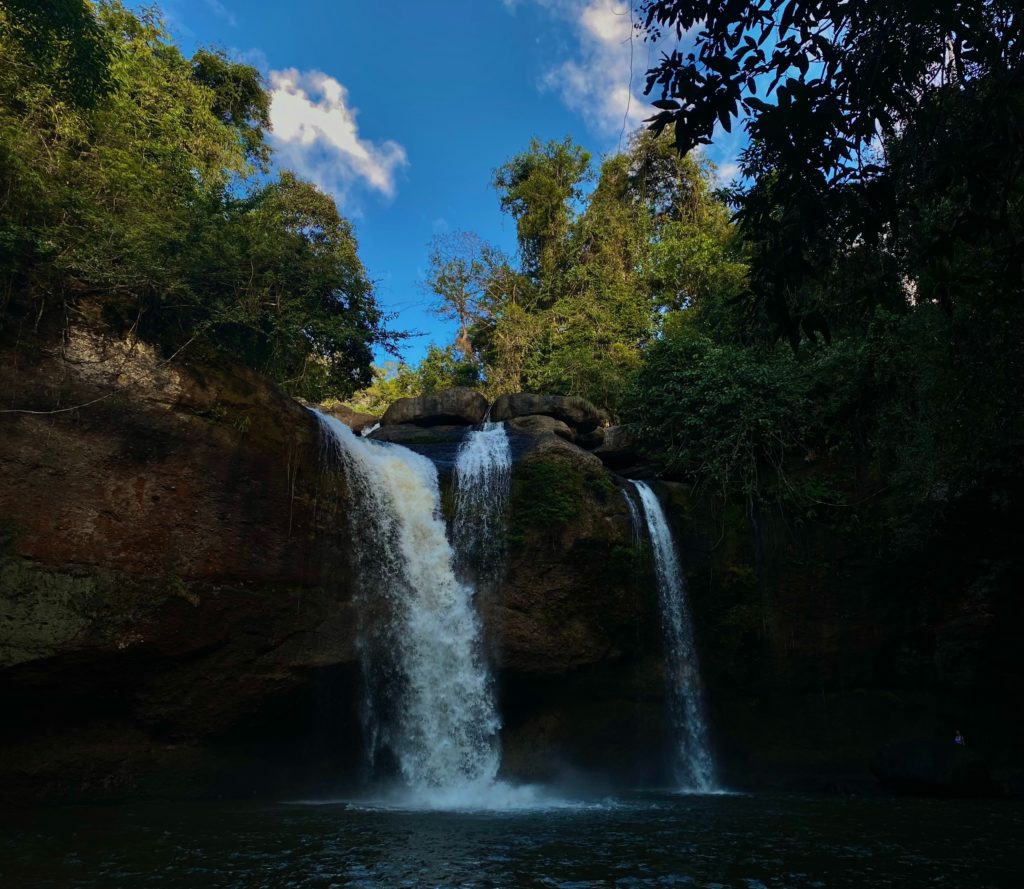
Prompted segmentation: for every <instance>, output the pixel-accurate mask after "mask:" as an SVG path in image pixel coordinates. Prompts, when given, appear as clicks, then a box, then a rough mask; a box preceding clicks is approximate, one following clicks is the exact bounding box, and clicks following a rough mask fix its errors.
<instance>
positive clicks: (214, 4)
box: [206, 0, 238, 28]
mask: <svg viewBox="0 0 1024 889" xmlns="http://www.w3.org/2000/svg"><path fill="white" fill-rule="evenodd" d="M206 7H207V9H209V10H210V12H212V13H213V14H214V15H215V16H217V18H219V19H221V20H222V21H224V22H226V23H227V25H228V26H229V27H231V28H237V27H238V19H237V18H235V14H234V13H233V12H232V11H231V10H230V9H228V8H227V7H226V6H225V5H224V4H223V3H221V0H206Z"/></svg>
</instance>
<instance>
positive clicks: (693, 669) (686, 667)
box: [626, 481, 716, 793]
mask: <svg viewBox="0 0 1024 889" xmlns="http://www.w3.org/2000/svg"><path fill="white" fill-rule="evenodd" d="M633 486H634V487H635V488H636V492H637V496H638V497H639V500H640V507H641V509H642V511H643V516H644V520H645V523H646V525H647V532H648V535H649V536H650V540H651V550H652V551H653V555H654V570H655V574H656V576H657V581H658V597H659V600H660V602H661V614H662V625H663V627H664V631H665V643H666V644H665V649H666V658H665V659H666V674H667V680H668V683H669V701H670V703H669V707H670V710H671V715H672V721H673V724H674V728H675V731H676V737H677V745H676V750H675V762H674V764H673V765H674V769H675V773H676V780H677V781H678V782H679V786H680V789H681V790H686V791H696V792H701V793H708V792H712V791H714V790H716V786H715V768H714V762H713V760H712V757H711V749H710V747H709V745H708V731H707V724H706V723H705V721H704V701H703V692H702V690H701V683H700V672H699V669H698V664H697V649H696V647H695V645H694V641H693V627H692V624H691V621H690V613H689V609H688V607H687V604H686V580H685V578H684V577H683V574H682V572H681V571H680V569H679V559H678V557H677V555H676V548H675V545H674V543H673V542H672V531H671V529H670V528H669V524H668V520H667V519H666V517H665V512H664V510H663V509H662V508H661V503H660V502H659V500H658V498H657V496H656V495H655V493H654V491H653V490H651V488H650V486H649V485H648V484H647V483H646V482H641V481H634V482H633ZM626 502H627V503H628V504H629V509H630V515H631V516H632V517H633V521H634V527H636V523H637V520H638V519H639V516H638V514H637V507H636V504H635V503H633V502H632V500H631V498H630V497H629V496H626Z"/></svg>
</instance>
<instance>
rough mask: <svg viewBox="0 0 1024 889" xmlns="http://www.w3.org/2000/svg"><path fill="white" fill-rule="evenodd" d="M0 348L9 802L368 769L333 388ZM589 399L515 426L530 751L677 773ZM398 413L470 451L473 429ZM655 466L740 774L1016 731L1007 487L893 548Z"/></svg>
mask: <svg viewBox="0 0 1024 889" xmlns="http://www.w3.org/2000/svg"><path fill="white" fill-rule="evenodd" d="M0 366H2V367H3V368H4V371H3V376H2V378H0V383H2V385H0V399H2V406H0V408H2V410H3V411H4V413H0V707H2V708H3V712H4V714H5V718H4V720H3V721H2V723H0V787H2V788H3V791H2V792H3V794H4V796H5V797H6V798H8V799H10V800H18V801H25V800H45V799H54V800H57V799H103V798H117V797H124V796H127V795H153V794H157V795H181V794H193V795H202V794H210V793H218V792H225V793H233V794H237V793H243V794H244V793H279V792H286V791H295V790H297V789H309V790H313V791H317V792H324V791H326V790H329V789H332V788H331V785H338V784H344V783H346V782H350V783H355V782H356V781H357V780H358V778H359V776H360V771H361V763H362V760H363V754H362V741H361V732H360V720H359V713H358V710H359V701H360V688H359V669H358V664H357V652H356V613H355V607H354V605H353V602H352V584H351V571H352V568H351V561H350V558H351V555H352V553H351V552H350V548H351V545H350V536H351V535H350V534H349V529H348V527H347V517H346V511H345V490H344V480H343V479H341V478H339V477H338V476H337V474H335V473H333V472H326V473H324V472H321V464H320V441H319V433H318V429H317V426H316V423H315V421H314V419H313V418H312V416H311V415H310V414H309V412H308V411H306V410H305V409H303V408H302V407H301V406H300V405H298V404H297V403H296V402H294V401H293V400H292V399H289V398H287V397H285V396H283V395H282V394H281V393H280V392H278V391H277V390H276V389H275V388H274V387H273V386H271V385H269V384H268V383H267V382H266V381H265V380H263V379H262V378H260V377H259V376H257V375H255V374H251V373H249V372H247V371H244V370H239V369H237V368H233V367H227V366H219V365H217V364H216V363H215V362H214V363H211V362H208V361H207V362H202V363H198V364H195V365H191V366H190V365H181V364H179V363H177V362H175V363H166V362H163V361H161V360H160V359H159V358H158V356H157V355H155V354H154V353H153V352H152V351H150V350H149V349H148V348H147V347H144V346H142V345H139V344H135V345H128V344H126V343H124V342H119V341H108V340H104V339H102V338H101V337H98V336H96V335H94V334H91V333H89V332H88V331H87V330H82V329H79V330H73V331H72V332H71V333H70V335H69V336H68V337H67V338H65V339H61V340H58V341H53V342H50V343H49V344H46V343H42V344H36V345H31V346H30V345H26V344H24V343H21V344H18V345H17V346H15V345H14V344H12V343H7V344H6V345H3V344H0ZM555 401H557V400H555ZM538 404H539V402H538ZM512 407H514V405H512V406H510V407H509V410H512ZM562 407H564V405H561V403H558V404H555V403H554V401H553V404H552V405H546V404H540V408H538V407H537V405H534V404H533V402H531V403H530V406H528V409H529V410H535V409H543V410H545V411H547V413H546V414H522V412H520V415H517V416H514V417H512V419H511V420H510V422H509V426H510V428H511V430H512V439H513V452H514V454H515V459H516V462H515V466H514V472H513V490H512V500H511V507H510V515H509V526H508V558H507V565H506V570H505V574H504V580H503V581H502V583H501V584H500V585H499V586H498V587H497V588H496V589H494V590H491V591H482V592H481V594H480V595H479V596H478V604H479V607H480V610H481V613H482V616H483V619H484V625H485V633H486V638H487V643H488V646H489V651H490V652H491V654H492V658H493V663H494V666H495V675H496V681H497V692H498V696H499V710H500V712H501V714H502V717H503V721H504V727H503V732H502V739H503V747H504V758H503V764H504V769H505V771H506V773H507V774H508V775H509V776H511V777H518V778H523V779H532V780H545V779H556V778H564V777H565V776H566V775H567V774H569V775H572V774H579V773H582V774H584V775H585V776H587V777H588V778H589V779H591V780H592V779H594V778H607V779H609V780H611V781H614V782H618V783H624V784H636V783H644V782H649V783H654V784H656V783H658V782H661V781H664V780H665V779H666V777H667V776H666V775H665V773H664V769H665V764H666V763H667V762H668V759H669V758H668V756H667V755H665V754H666V748H667V745H668V744H669V743H670V739H669V737H668V734H667V729H666V724H665V723H666V720H665V712H666V708H665V702H664V699H663V682H662V660H663V659H662V641H661V630H660V618H659V615H658V609H657V596H656V592H655V586H654V581H653V576H652V566H651V561H650V552H649V547H648V546H647V545H646V543H645V542H644V541H643V540H642V539H641V540H635V539H634V537H633V529H632V528H631V526H630V522H629V517H628V513H627V509H626V505H625V502H624V500H623V498H622V494H621V490H620V487H621V485H622V484H623V481H622V480H621V479H619V478H618V477H617V476H615V475H613V474H611V473H609V472H608V471H607V470H606V469H605V468H604V466H603V465H602V463H601V461H600V460H599V459H598V458H597V457H596V456H594V454H593V453H588V452H587V451H585V450H582V449H581V448H580V447H577V446H576V445H575V444H574V443H573V442H574V441H577V440H579V439H580V438H581V437H582V436H583V433H581V432H580V430H579V429H578V428H575V427H570V425H568V423H570V422H575V421H573V420H572V417H569V419H568V420H564V419H559V418H558V416H557V415H556V408H557V409H559V410H561V409H562ZM526 409H527V408H523V410H526ZM444 416H445V417H447V416H448V414H447V413H445V414H444ZM602 432H603V430H601V429H598V430H596V432H594V433H586V435H587V436H590V438H592V439H594V440H600V439H601V438H602V436H601V435H598V433H602ZM374 435H380V436H382V437H385V438H391V439H393V440H399V441H404V442H406V443H407V444H408V445H409V446H411V447H415V448H435V449H437V451H438V455H440V457H441V459H442V461H443V460H445V459H447V460H449V461H450V460H451V459H452V458H453V456H454V452H455V450H456V448H457V444H458V441H459V440H460V438H461V435H462V428H453V427H449V426H443V425H442V426H436V425H435V426H431V427H424V428H421V427H419V426H415V425H409V424H394V425H390V426H385V427H383V428H382V429H381V430H379V432H378V433H374ZM604 438H605V439H607V434H605V436H604ZM591 443H593V442H591ZM627 456H628V455H627ZM444 475H445V474H444V473H442V477H444ZM447 483H449V484H450V482H447ZM655 487H656V489H657V491H658V493H659V494H660V496H661V498H662V500H663V502H664V503H665V504H666V506H667V507H668V511H669V515H670V517H671V519H672V520H673V522H674V524H675V532H676V540H677V543H678V547H679V550H680V556H681V563H682V565H683V566H684V567H685V569H686V571H687V574H688V576H689V581H690V594H691V610H692V612H693V616H694V625H695V636H696V639H697V644H698V648H699V649H700V656H701V664H702V670H703V675H704V680H705V686H706V701H707V705H708V711H709V712H708V716H709V721H710V728H711V733H712V740H713V746H714V748H715V751H716V754H717V755H718V758H719V762H720V766H721V773H722V777H723V778H724V780H725V782H726V784H730V785H732V786H756V785H765V784H776V785H782V786H795V787H804V788H807V787H811V788H813V787H821V786H827V785H829V784H830V783H841V782H843V781H846V780H848V779H851V778H854V779H855V778H867V777H868V774H867V770H866V765H867V761H868V759H869V758H870V756H871V754H872V753H873V752H874V751H875V750H876V749H877V748H878V747H879V746H881V745H882V744H884V743H886V742H888V741H892V740H898V739H901V738H920V737H924V738H927V737H939V738H943V737H945V733H946V732H949V733H951V732H952V731H954V730H955V729H957V728H959V729H961V730H963V732H964V733H965V734H966V735H967V737H968V738H969V740H970V741H972V742H974V743H975V746H976V747H980V748H986V745H987V752H990V753H992V754H993V755H994V756H995V758H996V759H997V760H998V759H1000V758H1002V759H1004V760H1008V759H1010V758H1011V757H1012V756H1015V755H1016V754H1015V753H1014V752H1013V751H1014V749H1015V745H1018V744H1019V743H1020V739H1021V738H1022V735H1024V732H1022V718H1021V716H1020V714H1019V713H1017V712H1016V711H1015V709H1014V707H1013V702H1014V701H1016V700H1018V699H1019V696H1020V693H1021V691H1022V690H1024V683H1022V680H1021V669H1020V666H1021V665H1020V661H1019V658H1014V656H1013V652H1014V651H1015V643H1014V638H1013V634H1014V632H1015V630H1016V628H1017V627H1019V626H1020V621H1021V617H1022V615H1021V601H1020V597H1019V595H1015V594H1014V591H1015V590H1019V582H1018V581H1019V580H1020V578H1019V570H1020V569H1019V567H1017V565H1018V562H1019V552H1020V546H1021V545H1024V542H1022V541H1021V540H1020V526H1021V523H1020V522H1018V521H1015V520H1012V517H1011V519H1007V521H1006V522H1005V523H1003V525H999V523H998V522H995V521H994V520H993V517H992V515H991V514H990V512H991V506H990V505H989V506H986V505H985V504H981V505H980V506H979V510H980V511H979V513H978V514H977V515H976V516H973V517H972V516H970V515H965V516H962V517H961V524H960V525H959V526H954V527H951V528H950V529H949V530H948V532H947V537H948V539H949V541H950V547H949V552H948V553H936V552H931V553H917V554H913V555H912V556H911V557H908V558H907V559H906V560H905V561H904V562H903V563H899V564H897V563H893V562H892V561H891V560H890V561H889V562H886V563H884V564H883V563H880V562H879V563H877V564H876V561H875V559H874V556H873V553H872V552H871V551H869V550H867V551H866V550H863V549H862V550H856V549H855V548H851V547H850V546H849V545H848V543H846V542H844V541H843V540H841V539H840V538H838V537H836V536H834V535H832V536H830V535H829V534H827V533H824V532H822V531H821V529H820V528H814V527H800V528H796V527H794V526H793V525H792V524H791V523H790V522H788V521H787V520H786V517H784V516H773V515H766V516H759V517H757V519H758V521H757V522H752V520H751V517H750V516H749V515H747V514H746V513H745V512H744V511H743V510H742V509H735V508H731V509H726V510H722V509H721V508H719V507H717V506H716V505H715V504H713V503H712V502H710V501H709V500H708V499H707V498H695V497H694V496H693V495H692V493H691V492H690V491H689V490H688V489H687V488H686V487H684V486H682V485H672V484H667V483H656V484H655ZM446 499H448V500H450V497H449V498H446ZM986 510H988V512H986ZM975 524H976V525H977V526H978V527H982V528H985V529H988V530H986V532H985V534H984V535H982V536H983V537H984V538H985V540H983V541H982V540H980V539H979V535H978V534H974V535H973V537H972V533H971V528H972V527H974V525H975ZM1000 527H1001V528H1002V533H1000V534H993V533H992V531H991V529H992V528H1000ZM758 535H760V543H759V542H758ZM972 541H973V542H972ZM1015 554H1016V555H1015ZM922 566H925V568H922ZM1014 572H1017V573H1016V574H1015V573H1014ZM950 736H951V735H950Z"/></svg>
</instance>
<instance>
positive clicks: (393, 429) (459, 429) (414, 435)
mask: <svg viewBox="0 0 1024 889" xmlns="http://www.w3.org/2000/svg"><path fill="white" fill-rule="evenodd" d="M465 436H466V427H465V426H452V425H442V426H417V425H415V424H413V423H399V424H397V425H394V426H383V425H382V426H381V427H380V428H379V429H374V430H373V432H371V433H369V435H367V438H372V439H373V440H374V441H390V442H394V443H395V444H400V445H406V446H407V447H408V446H413V445H434V444H458V443H459V442H461V441H462V439H463V438H465Z"/></svg>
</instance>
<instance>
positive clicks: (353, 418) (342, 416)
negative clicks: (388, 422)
mask: <svg viewBox="0 0 1024 889" xmlns="http://www.w3.org/2000/svg"><path fill="white" fill-rule="evenodd" d="M319 410H320V411H321V412H322V413H325V414H327V415H328V416H330V417H334V418H335V419H336V420H341V422H342V423H344V424H345V425H346V426H348V428H349V429H351V430H352V431H353V432H362V431H363V430H364V429H365V428H367V427H368V426H372V425H373V424H374V423H377V422H379V421H380V417H375V416H374V415H373V414H364V413H363V412H362V411H356V410H353V409H352V408H350V407H348V406H347V405H344V404H336V405H334V407H322V406H321V407H320V408H319Z"/></svg>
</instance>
